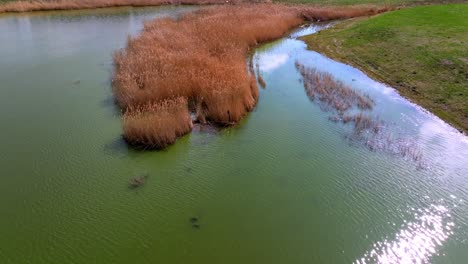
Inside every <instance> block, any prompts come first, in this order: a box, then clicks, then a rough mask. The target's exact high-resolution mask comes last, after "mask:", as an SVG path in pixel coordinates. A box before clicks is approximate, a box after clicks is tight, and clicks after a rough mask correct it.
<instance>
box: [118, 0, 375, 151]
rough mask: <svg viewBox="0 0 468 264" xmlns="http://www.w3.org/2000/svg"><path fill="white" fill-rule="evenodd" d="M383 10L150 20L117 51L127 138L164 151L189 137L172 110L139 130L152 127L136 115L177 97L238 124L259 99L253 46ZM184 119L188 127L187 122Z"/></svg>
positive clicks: (237, 11)
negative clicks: (250, 59) (314, 23)
mask: <svg viewBox="0 0 468 264" xmlns="http://www.w3.org/2000/svg"><path fill="white" fill-rule="evenodd" d="M346 10H348V11H349V13H346ZM380 11H382V10H380ZM375 12H377V11H376V10H375V9H374V8H372V7H361V8H360V9H357V8H355V7H353V8H341V9H340V8H334V9H324V8H316V9H313V8H310V7H302V8H301V7H297V6H296V7H291V6H284V5H273V4H258V5H237V6H218V7H212V8H206V9H202V10H199V11H196V12H194V13H189V14H186V15H183V16H182V17H180V18H178V19H172V18H164V19H158V20H155V21H152V22H149V23H146V24H145V26H144V30H143V32H142V34H141V35H140V36H138V37H136V38H130V39H129V40H128V45H127V47H126V48H125V49H123V50H120V51H118V52H116V53H115V56H114V62H115V66H116V69H115V74H114V78H113V87H114V95H115V98H116V101H117V103H118V104H119V106H120V107H121V108H122V109H123V112H124V113H125V114H124V120H125V122H124V136H125V138H126V139H127V141H130V142H139V144H145V142H149V145H150V147H156V148H161V147H165V146H166V145H167V144H168V143H172V142H173V135H181V134H182V133H174V128H173V126H176V127H178V126H179V125H178V124H177V123H178V122H179V120H178V119H176V116H175V115H172V113H170V112H167V111H162V112H158V111H156V110H155V111H153V110H151V113H152V114H151V116H155V115H157V117H154V118H157V119H160V120H164V121H165V122H167V124H166V125H164V126H163V125H160V126H159V125H158V126H156V127H153V128H151V129H149V128H144V130H145V131H146V132H145V133H140V132H141V131H142V130H143V129H142V130H138V129H137V128H136V127H137V126H139V125H141V126H145V127H146V126H148V125H147V124H146V123H145V122H140V121H132V119H138V120H139V119H141V116H142V115H143V116H145V115H144V114H143V112H144V111H145V109H146V108H145V106H147V105H152V107H156V108H157V107H158V106H159V103H160V102H163V101H165V100H170V99H173V98H184V99H185V100H186V101H187V102H189V103H187V104H186V110H185V114H188V113H189V112H193V113H194V114H195V115H194V116H195V117H196V120H194V121H196V122H200V123H207V122H208V123H211V124H217V125H220V126H226V125H232V124H235V123H237V122H238V121H239V120H241V119H242V117H243V116H244V115H245V114H246V113H247V112H248V111H251V110H252V109H253V108H254V106H255V104H256V102H257V100H258V95H259V91H258V87H257V80H256V78H255V71H254V70H253V69H252V68H253V65H252V63H250V65H247V64H246V58H247V54H249V50H250V49H251V48H252V47H254V46H256V45H257V44H259V43H261V42H266V41H270V40H273V39H276V38H279V37H281V36H283V35H284V34H285V33H287V32H288V31H289V30H290V29H291V28H293V27H296V26H298V25H300V24H302V23H304V21H305V20H306V19H315V20H316V19H317V18H320V19H321V20H326V19H335V18H343V17H350V16H356V15H369V14H374V13H375ZM259 82H260V83H261V81H260V78H259ZM133 109H138V111H139V112H138V114H137V115H134V114H132V113H131V112H133V111H134V110H133ZM127 112H130V114H127ZM171 115H172V116H171ZM145 118H147V117H146V116H145ZM180 122H182V123H183V124H184V125H182V127H183V128H184V129H182V130H183V131H185V132H186V130H185V129H187V128H188V127H189V126H188V125H187V124H186V123H187V119H186V118H182V119H181V120H180ZM127 126H131V127H132V129H128V128H127ZM166 130H169V132H167V131H166ZM175 130H176V131H179V129H178V128H177V129H175ZM129 131H132V133H129ZM135 131H138V132H135ZM149 133H153V135H152V136H151V137H152V139H151V140H147V136H146V135H147V134H149ZM168 134H169V135H171V136H167V135H168ZM143 136H144V138H143V139H140V138H139V137H143ZM133 138H134V139H133ZM166 141H167V143H166Z"/></svg>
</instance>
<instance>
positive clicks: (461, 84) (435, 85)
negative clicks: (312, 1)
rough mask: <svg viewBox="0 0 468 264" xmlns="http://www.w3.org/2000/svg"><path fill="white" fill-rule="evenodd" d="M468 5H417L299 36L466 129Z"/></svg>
mask: <svg viewBox="0 0 468 264" xmlns="http://www.w3.org/2000/svg"><path fill="white" fill-rule="evenodd" d="M466 14H468V5H467V4H452V5H436V6H426V7H415V8H408V9H404V10H398V11H393V12H389V13H386V14H382V15H379V16H376V17H372V18H369V19H357V20H352V21H346V22H344V23H341V24H339V25H337V26H335V27H334V28H331V29H328V30H325V31H322V32H321V33H320V34H316V35H310V36H306V37H304V38H303V39H304V40H305V41H306V42H307V43H308V46H309V48H310V49H313V50H316V51H319V52H321V53H324V54H326V55H327V56H329V57H332V58H334V59H337V60H340V61H343V62H345V63H349V64H352V65H355V66H357V67H358V68H360V69H362V70H364V71H365V72H367V73H368V74H370V75H371V76H373V77H374V78H377V79H379V80H381V81H383V82H385V83H387V84H389V85H391V86H393V87H394V88H396V89H397V90H398V91H399V92H400V93H401V94H402V95H403V96H405V97H407V98H409V99H411V100H412V101H414V102H416V103H418V104H419V105H421V106H423V107H425V108H426V109H428V110H429V111H431V112H433V113H434V114H436V115H438V116H439V117H440V118H442V119H444V120H446V121H447V122H449V123H451V124H453V125H454V126H455V127H457V128H458V129H460V130H463V131H464V132H468V49H467V46H468V34H467V32H468V19H466Z"/></svg>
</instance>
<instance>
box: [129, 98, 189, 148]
mask: <svg viewBox="0 0 468 264" xmlns="http://www.w3.org/2000/svg"><path fill="white" fill-rule="evenodd" d="M123 127H124V139H125V140H126V141H127V142H128V143H129V144H130V145H132V146H135V147H137V148H143V149H155V148H156V149H158V148H164V147H166V146H167V145H169V144H172V143H174V142H175V141H176V139H177V138H178V137H180V136H182V135H185V134H187V133H188V132H190V130H191V129H192V120H191V118H190V113H189V112H188V111H187V100H186V99H185V98H177V99H172V100H165V101H163V102H160V103H157V104H148V105H145V106H140V107H138V108H131V109H128V111H126V112H125V113H124V114H123Z"/></svg>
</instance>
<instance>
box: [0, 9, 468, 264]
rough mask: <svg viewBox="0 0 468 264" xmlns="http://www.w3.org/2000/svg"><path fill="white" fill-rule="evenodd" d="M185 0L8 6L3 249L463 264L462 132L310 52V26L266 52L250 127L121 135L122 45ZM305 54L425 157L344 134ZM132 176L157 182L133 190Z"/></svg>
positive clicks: (60, 256)
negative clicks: (149, 145) (117, 96)
mask: <svg viewBox="0 0 468 264" xmlns="http://www.w3.org/2000/svg"><path fill="white" fill-rule="evenodd" d="M189 9H190V8H149V9H126V8H121V9H111V10H90V11H77V12H62V13H59V12H56V13H40V14H33V15H31V14H25V15H16V16H0V32H1V34H0V43H2V44H1V47H2V48H1V49H0V58H1V60H0V80H1V81H2V82H1V84H0V113H1V114H0V124H2V127H1V131H2V137H0V149H1V150H2V152H0V212H1V217H0V260H1V263H352V262H356V263H359V262H361V263H362V262H364V263H373V262H377V261H378V262H381V263H394V262H395V261H399V262H404V261H405V260H406V261H408V260H420V261H421V263H426V262H432V263H464V262H465V260H466V259H467V257H468V246H467V244H466V243H467V241H466V238H467V237H468V236H467V235H468V232H467V231H468V223H467V220H468V207H467V205H466V200H467V198H468V193H467V187H468V186H467V185H468V184H467V179H466V177H467V175H468V173H467V172H468V139H467V138H466V137H465V136H462V135H461V134H459V133H458V132H456V131H455V130H454V129H452V128H451V127H450V126H448V125H446V124H445V123H443V122H442V121H440V120H439V119H438V118H436V117H434V116H433V115H431V114H429V113H427V112H425V111H423V109H421V108H420V107H418V106H416V105H414V104H411V103H409V102H408V101H406V100H405V99H402V98H401V97H399V96H398V94H397V93H396V92H395V91H394V90H393V89H391V88H389V87H386V86H385V85H382V84H380V83H378V82H375V81H373V80H371V79H369V78H368V77H367V76H366V75H365V74H363V73H362V72H360V71H358V70H356V69H354V68H352V67H349V66H346V65H344V64H341V63H338V62H335V61H333V60H330V59H327V58H326V57H324V56H322V55H320V54H318V53H315V52H311V51H306V50H305V44H304V43H303V42H301V41H299V40H296V39H294V38H293V37H296V36H299V35H301V34H304V31H298V32H295V33H293V34H292V37H291V38H286V39H283V40H279V41H276V42H273V43H269V44H266V45H264V46H262V47H260V48H259V49H258V50H257V52H256V54H255V55H254V59H255V61H258V64H259V67H260V72H261V73H262V75H263V78H264V79H265V81H266V83H267V88H266V89H265V90H262V91H261V97H260V101H259V103H258V106H257V108H256V109H255V111H254V112H253V113H251V114H250V115H249V116H248V117H247V118H245V120H243V122H242V123H241V124H240V125H239V126H237V127H235V128H231V129H226V130H223V131H220V132H216V131H209V132H196V133H193V134H191V135H188V136H186V137H184V138H182V139H180V140H179V141H178V142H177V143H176V144H175V145H174V146H171V147H170V148H168V149H167V150H165V151H162V152H136V151H133V150H131V149H128V148H127V147H126V145H125V144H124V142H123V141H122V140H121V138H120V133H121V129H120V121H119V116H118V111H117V109H116V108H115V107H114V105H113V103H112V95H111V90H110V83H109V80H110V76H111V72H112V57H111V55H112V52H113V51H114V50H116V49H118V48H121V47H123V46H124V45H125V41H126V38H127V35H128V34H136V33H137V32H138V30H139V29H141V25H142V21H143V20H144V19H149V18H154V17H158V16H163V15H177V14H179V13H180V12H182V11H185V10H189ZM319 28H320V27H315V26H313V27H309V28H306V29H305V31H306V32H309V33H312V32H314V31H315V30H317V29H319ZM296 60H298V61H299V62H301V63H304V64H306V65H308V66H310V67H315V68H317V69H318V70H320V71H324V72H330V73H332V74H333V75H334V76H335V77H336V78H338V79H339V80H341V81H343V82H345V83H346V84H348V85H350V86H351V87H353V88H354V89H356V90H359V91H363V92H365V93H367V94H369V95H370V96H371V97H372V98H373V99H374V101H375V103H376V106H375V107H374V109H373V110H372V113H373V114H375V115H376V116H379V118H380V119H382V120H384V121H385V122H386V124H388V125H386V126H387V128H388V129H389V130H391V131H392V133H395V135H398V136H401V137H405V138H410V139H411V140H412V141H413V142H415V144H417V145H418V146H419V147H420V148H421V151H422V153H423V157H424V162H425V164H424V168H423V169H421V168H418V166H416V164H415V162H413V161H412V160H410V159H405V158H403V157H401V156H399V155H392V154H389V153H385V152H379V151H374V152H372V151H369V150H368V149H367V148H366V147H365V146H363V145H362V144H359V143H352V142H350V141H349V140H348V139H347V138H346V135H347V131H349V126H346V125H342V124H337V123H333V122H331V121H330V120H329V119H328V117H329V115H330V113H327V112H324V111H322V109H321V108H320V106H319V105H317V104H316V102H311V101H310V100H309V98H308V97H307V96H306V93H305V91H304V88H303V84H302V83H301V82H300V80H301V76H300V74H299V73H298V72H297V70H296V69H295V66H294V62H295V61H296ZM138 175H148V179H147V181H146V184H145V185H144V186H143V187H141V188H137V189H131V188H128V183H129V180H130V179H131V178H132V177H134V176H138ZM191 218H197V220H196V225H198V228H196V227H194V223H192V222H193V221H194V220H192V219H191Z"/></svg>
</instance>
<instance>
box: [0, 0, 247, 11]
mask: <svg viewBox="0 0 468 264" xmlns="http://www.w3.org/2000/svg"><path fill="white" fill-rule="evenodd" d="M242 1H243V0H228V1H226V0H31V1H13V2H7V3H5V4H1V5H0V13H5V12H28V11H48V10H75V9H91V8H105V7H121V6H134V7H141V6H160V5H210V4H226V3H240V2H242Z"/></svg>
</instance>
